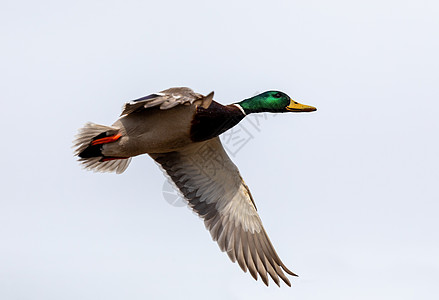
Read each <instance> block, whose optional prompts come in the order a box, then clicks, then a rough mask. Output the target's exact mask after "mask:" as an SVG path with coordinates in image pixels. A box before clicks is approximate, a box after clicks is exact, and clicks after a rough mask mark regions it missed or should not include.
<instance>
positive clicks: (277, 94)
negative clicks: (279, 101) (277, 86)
mask: <svg viewBox="0 0 439 300" xmlns="http://www.w3.org/2000/svg"><path fill="white" fill-rule="evenodd" d="M273 97H274V98H280V97H282V95H281V93H276V94H274V95H273Z"/></svg>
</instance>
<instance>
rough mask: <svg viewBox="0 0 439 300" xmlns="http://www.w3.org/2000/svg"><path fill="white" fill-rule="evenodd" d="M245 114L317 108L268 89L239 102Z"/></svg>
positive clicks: (302, 110)
mask: <svg viewBox="0 0 439 300" xmlns="http://www.w3.org/2000/svg"><path fill="white" fill-rule="evenodd" d="M237 104H239V105H240V106H241V107H242V108H243V109H244V111H245V113H246V114H250V113H256V112H278V113H283V112H305V111H315V110H317V109H316V108H315V107H313V106H309V105H304V104H300V103H297V102H296V101H294V100H293V99H291V98H290V97H289V96H288V95H287V94H285V93H282V92H279V91H268V92H265V93H262V94H259V95H256V96H254V97H251V98H248V99H245V100H243V101H241V102H239V103H237Z"/></svg>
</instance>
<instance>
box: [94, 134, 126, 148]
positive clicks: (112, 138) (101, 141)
mask: <svg viewBox="0 0 439 300" xmlns="http://www.w3.org/2000/svg"><path fill="white" fill-rule="evenodd" d="M120 137H121V135H120V134H119V133H118V134H116V135H112V136H107V137H104V138H100V139H97V140H94V141H92V142H91V145H92V146H94V145H100V144H107V143H111V142H115V141H117V140H118V139H120Z"/></svg>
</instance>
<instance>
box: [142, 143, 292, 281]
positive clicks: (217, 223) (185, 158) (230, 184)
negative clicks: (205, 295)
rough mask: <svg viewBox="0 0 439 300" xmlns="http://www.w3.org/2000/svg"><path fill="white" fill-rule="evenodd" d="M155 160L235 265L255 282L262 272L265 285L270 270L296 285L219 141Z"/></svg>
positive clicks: (275, 279) (246, 189)
mask: <svg viewBox="0 0 439 300" xmlns="http://www.w3.org/2000/svg"><path fill="white" fill-rule="evenodd" d="M150 156H151V157H152V158H153V159H154V160H155V161H156V162H157V163H159V164H160V165H161V167H162V168H163V169H164V171H165V172H166V173H167V175H169V177H170V178H171V179H172V181H173V182H174V183H175V185H176V186H177V187H178V188H179V190H180V191H181V193H182V194H183V195H184V197H185V198H186V200H187V201H188V203H189V205H190V207H192V209H193V210H194V211H195V212H196V213H197V214H198V215H199V216H200V217H201V218H203V219H204V224H205V225H206V228H207V229H208V230H209V231H210V233H211V235H212V238H213V240H214V241H217V242H218V245H219V247H220V249H221V250H222V251H226V252H227V254H228V256H229V257H230V259H231V260H232V261H233V262H235V261H237V262H238V264H239V265H240V267H241V268H242V270H244V272H247V269H249V271H250V273H251V275H252V276H253V277H254V278H255V279H256V280H257V278H258V275H257V274H258V273H259V275H260V276H261V278H262V281H263V282H264V283H265V284H266V285H268V276H267V272H268V274H269V275H270V276H271V278H272V279H273V280H274V282H275V283H276V284H277V285H279V277H280V278H281V279H282V280H283V281H284V282H285V283H286V284H287V285H288V286H291V284H290V281H289V280H288V278H287V277H286V276H285V274H284V273H283V271H285V272H286V273H288V274H290V275H295V274H294V273H293V272H291V271H290V270H288V269H287V267H286V266H285V265H284V264H283V263H282V261H281V260H280V258H279V256H278V255H277V253H276V251H275V249H274V247H273V245H272V244H271V242H270V239H269V238H268V235H267V233H266V232H265V230H264V227H263V226H262V222H261V219H260V218H259V216H258V213H257V212H256V206H255V204H254V201H253V198H252V196H251V194H250V190H249V189H248V187H247V185H246V184H245V183H244V181H243V180H242V178H241V175H240V174H239V171H238V168H237V167H236V166H235V165H234V164H233V162H232V161H231V160H230V158H229V157H228V155H227V153H226V152H225V151H224V148H223V146H222V144H221V142H220V139H219V138H218V137H216V138H214V139H211V140H208V141H205V142H200V143H195V144H192V145H190V146H188V147H185V148H183V149H182V150H179V151H174V152H169V153H160V154H150ZM282 269H283V271H282ZM295 276H297V275H295Z"/></svg>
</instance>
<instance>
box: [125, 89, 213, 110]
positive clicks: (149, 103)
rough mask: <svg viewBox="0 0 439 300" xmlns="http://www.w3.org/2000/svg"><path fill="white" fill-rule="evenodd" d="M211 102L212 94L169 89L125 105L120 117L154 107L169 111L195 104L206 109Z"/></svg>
mask: <svg viewBox="0 0 439 300" xmlns="http://www.w3.org/2000/svg"><path fill="white" fill-rule="evenodd" d="M212 100H213V92H211V93H210V94H209V95H207V96H203V95H201V94H198V93H195V92H194V91H193V90H191V89H190V88H187V87H178V88H170V89H167V90H164V91H161V92H159V93H155V94H151V95H148V96H145V97H142V98H139V99H136V100H132V101H130V102H127V103H125V105H124V106H123V109H122V113H121V116H124V115H128V114H130V113H132V112H138V111H141V110H144V109H147V108H150V107H156V106H159V107H160V109H170V108H173V107H174V106H177V105H180V104H187V105H189V104H196V105H201V106H203V107H204V108H208V107H209V105H210V103H211V102H212Z"/></svg>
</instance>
